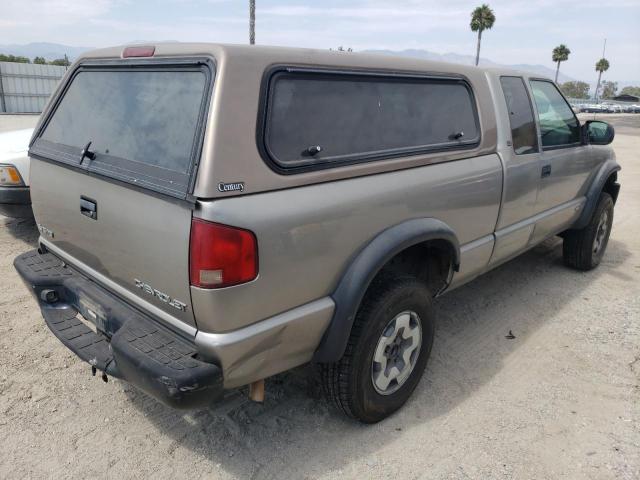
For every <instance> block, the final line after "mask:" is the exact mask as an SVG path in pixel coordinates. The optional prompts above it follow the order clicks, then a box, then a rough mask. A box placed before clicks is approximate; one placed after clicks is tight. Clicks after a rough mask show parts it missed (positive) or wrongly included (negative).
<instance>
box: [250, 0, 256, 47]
mask: <svg viewBox="0 0 640 480" xmlns="http://www.w3.org/2000/svg"><path fill="white" fill-rule="evenodd" d="M255 43H256V0H249V45H255Z"/></svg>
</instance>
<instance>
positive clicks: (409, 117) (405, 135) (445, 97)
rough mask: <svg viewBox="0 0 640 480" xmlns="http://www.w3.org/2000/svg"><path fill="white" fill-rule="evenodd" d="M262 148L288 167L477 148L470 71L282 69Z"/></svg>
mask: <svg viewBox="0 0 640 480" xmlns="http://www.w3.org/2000/svg"><path fill="white" fill-rule="evenodd" d="M262 122H263V124H262V131H261V134H262V139H261V142H260V141H259V143H261V145H260V146H261V148H262V150H263V154H264V156H266V159H267V161H268V162H270V164H271V166H272V167H274V168H275V169H276V170H277V171H279V172H280V173H285V174H286V173H296V172H300V171H308V170H313V169H318V168H330V167H335V166H337V165H343V164H353V163H359V162H363V161H373V160H378V159H385V158H390V157H398V156H408V155H417V154H422V153H429V152H435V151H443V150H457V149H466V148H473V147H475V146H477V145H478V143H479V141H480V126H479V121H478V114H477V110H476V103H475V99H474V96H473V91H472V89H471V86H470V85H469V83H468V82H467V81H466V80H465V79H464V78H462V77H457V76H453V77H442V76H426V75H419V74H416V75H412V74H401V73H398V74H391V73H379V72H361V71H358V72H345V71H324V70H307V69H304V68H281V69H279V70H276V71H273V72H271V73H270V75H269V76H268V80H267V86H266V93H265V94H264V107H263V114H262Z"/></svg>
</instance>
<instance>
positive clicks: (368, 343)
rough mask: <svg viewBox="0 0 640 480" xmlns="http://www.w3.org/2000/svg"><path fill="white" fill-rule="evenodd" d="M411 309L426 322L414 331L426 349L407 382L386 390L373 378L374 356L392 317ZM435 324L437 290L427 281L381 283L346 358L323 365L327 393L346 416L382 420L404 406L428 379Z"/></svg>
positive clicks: (362, 312)
mask: <svg viewBox="0 0 640 480" xmlns="http://www.w3.org/2000/svg"><path fill="white" fill-rule="evenodd" d="M405 312H413V313H415V314H416V315H415V316H413V315H412V316H411V321H412V322H417V321H419V322H420V328H419V329H416V328H415V327H414V330H413V331H416V330H419V335H420V337H421V342H420V347H419V348H417V347H416V348H415V351H416V352H418V354H417V358H416V359H415V360H414V361H415V363H414V366H413V370H411V371H410V372H411V373H410V374H409V376H408V377H407V378H406V380H404V381H403V383H402V384H397V382H396V386H395V388H397V390H395V391H393V393H387V394H380V393H378V391H377V390H376V387H375V386H374V381H373V373H372V372H373V358H374V354H375V351H376V348H377V346H378V342H379V341H380V339H381V336H382V334H383V332H385V329H387V328H388V327H389V323H390V321H392V320H394V319H395V318H399V316H400V315H401V314H404V313H405ZM434 327H435V325H434V314H433V307H432V303H431V294H430V293H429V290H428V289H427V287H426V286H425V285H424V283H423V282H421V281H419V280H418V279H416V278H414V277H410V276H401V277H399V276H393V277H387V278H385V279H383V280H379V281H376V282H375V284H373V285H372V286H371V287H370V288H369V291H368V292H367V294H366V295H365V298H364V300H363V302H362V305H361V306H360V309H359V310H358V313H357V315H356V318H355V321H354V324H353V328H352V330H351V335H350V337H349V342H348V344H347V348H346V350H345V353H344V355H343V357H342V358H341V359H340V360H339V361H338V362H335V363H331V364H322V365H320V378H321V381H322V385H323V390H324V393H325V395H326V396H327V398H328V399H329V401H330V402H332V403H334V404H335V405H336V406H337V407H338V408H339V409H340V410H342V411H343V412H344V413H345V414H346V415H348V416H350V417H352V418H356V419H358V420H360V421H361V422H364V423H375V422H379V421H380V420H382V419H384V418H385V417H387V416H389V415H391V414H392V413H393V412H395V411H396V410H398V409H399V408H400V407H402V405H404V403H405V402H406V401H407V399H408V398H409V397H410V396H411V393H413V390H414V389H415V388H416V386H417V385H418V382H419V381H420V378H421V377H422V373H423V371H424V369H425V367H426V365H427V360H428V358H429V355H430V353H431V346H432V345H433V335H434ZM387 331H388V330H387ZM403 335H404V334H403ZM403 335H402V336H403ZM399 336H400V335H399ZM413 341H414V340H413V339H412V342H413ZM385 352H386V350H385ZM411 355H412V357H413V353H411ZM412 363H413V362H412Z"/></svg>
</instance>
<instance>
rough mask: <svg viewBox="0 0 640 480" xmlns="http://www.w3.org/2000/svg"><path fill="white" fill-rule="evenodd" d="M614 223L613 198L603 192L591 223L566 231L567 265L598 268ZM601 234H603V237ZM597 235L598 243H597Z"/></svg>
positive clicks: (576, 267)
mask: <svg viewBox="0 0 640 480" xmlns="http://www.w3.org/2000/svg"><path fill="white" fill-rule="evenodd" d="M605 215H606V218H605V217H604V216H605ZM612 224H613V199H612V198H611V195H609V194H608V193H606V192H603V193H602V194H601V195H600V199H599V200H598V205H596V208H595V210H594V212H593V215H592V216H591V220H590V221H589V224H588V225H587V226H586V227H585V228H583V229H581V230H567V231H566V232H565V233H564V243H563V245H562V255H563V258H564V263H565V265H567V266H568V267H571V268H575V269H577V270H583V271H587V270H592V269H594V268H596V267H597V266H598V265H599V264H600V261H601V260H602V256H603V255H604V252H605V250H606V249H607V244H608V243H609V235H610V234H611V226H612ZM602 225H604V226H605V227H606V231H605V232H604V233H603V232H602V230H601V226H602ZM600 235H602V237H601V238H600ZM597 236H598V238H599V242H598V243H596V237H597ZM596 247H597V248H596Z"/></svg>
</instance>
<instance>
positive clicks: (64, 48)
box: [0, 42, 92, 60]
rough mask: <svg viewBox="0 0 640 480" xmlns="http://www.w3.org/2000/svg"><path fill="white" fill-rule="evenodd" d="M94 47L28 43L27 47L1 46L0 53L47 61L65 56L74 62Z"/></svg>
mask: <svg viewBox="0 0 640 480" xmlns="http://www.w3.org/2000/svg"><path fill="white" fill-rule="evenodd" d="M91 49H92V47H72V46H69V45H61V44H59V43H45V42H40V43H28V44H26V45H16V44H11V45H0V53H4V54H7V55H20V56H22V57H27V58H30V59H31V60H33V59H34V57H44V58H45V59H46V60H55V59H56V58H63V57H64V56H65V55H67V56H68V57H69V59H70V60H74V59H75V58H76V57H77V56H78V55H80V54H81V53H83V52H86V51H87V50H91Z"/></svg>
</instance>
